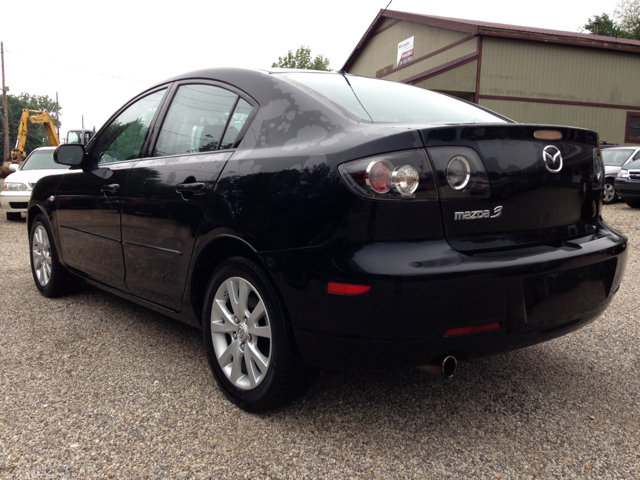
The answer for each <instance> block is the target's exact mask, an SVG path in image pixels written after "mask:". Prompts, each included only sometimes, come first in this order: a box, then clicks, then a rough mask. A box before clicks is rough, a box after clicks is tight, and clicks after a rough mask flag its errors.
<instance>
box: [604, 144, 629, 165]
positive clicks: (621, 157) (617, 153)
mask: <svg viewBox="0 0 640 480" xmlns="http://www.w3.org/2000/svg"><path fill="white" fill-rule="evenodd" d="M632 153H633V148H626V149H624V150H612V149H610V148H605V149H604V150H602V161H603V162H604V164H605V165H609V166H615V167H620V166H622V165H623V164H624V162H626V161H627V160H628V159H629V157H630V156H631V154H632Z"/></svg>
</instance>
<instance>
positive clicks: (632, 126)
mask: <svg viewBox="0 0 640 480" xmlns="http://www.w3.org/2000/svg"><path fill="white" fill-rule="evenodd" d="M624 142H625V143H640V112H627V131H626V132H625V138H624Z"/></svg>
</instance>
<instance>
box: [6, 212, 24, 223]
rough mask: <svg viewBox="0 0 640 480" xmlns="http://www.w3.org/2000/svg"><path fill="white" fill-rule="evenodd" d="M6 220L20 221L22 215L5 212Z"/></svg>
mask: <svg viewBox="0 0 640 480" xmlns="http://www.w3.org/2000/svg"><path fill="white" fill-rule="evenodd" d="M7 220H10V221H12V222H14V221H18V220H22V215H20V212H7Z"/></svg>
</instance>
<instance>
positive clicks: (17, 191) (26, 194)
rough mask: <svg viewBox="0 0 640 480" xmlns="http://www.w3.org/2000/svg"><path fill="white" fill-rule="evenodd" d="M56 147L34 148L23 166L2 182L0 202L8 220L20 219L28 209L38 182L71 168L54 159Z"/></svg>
mask: <svg viewBox="0 0 640 480" xmlns="http://www.w3.org/2000/svg"><path fill="white" fill-rule="evenodd" d="M55 149H56V147H40V148H36V149H34V150H33V151H32V152H31V153H30V154H29V156H28V157H27V158H26V160H25V161H24V163H23V164H22V166H21V167H20V168H19V169H18V171H16V172H15V173H12V174H10V175H8V176H7V178H5V179H4V183H3V184H2V191H1V192H0V203H1V204H2V209H3V210H4V211H5V213H6V215H7V220H20V218H21V217H22V215H21V213H22V212H26V211H27V205H28V204H29V199H30V198H31V191H32V190H33V187H34V186H35V184H36V182H37V181H38V180H40V179H41V178H42V177H46V176H47V175H56V174H60V173H64V172H65V171H66V170H68V169H69V167H68V166H66V165H59V164H57V163H55V162H54V161H53V152H54V151H55Z"/></svg>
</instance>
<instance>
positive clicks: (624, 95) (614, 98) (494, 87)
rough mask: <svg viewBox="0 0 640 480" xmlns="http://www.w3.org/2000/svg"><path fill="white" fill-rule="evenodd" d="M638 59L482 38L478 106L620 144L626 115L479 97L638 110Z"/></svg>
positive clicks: (613, 110) (600, 109)
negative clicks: (589, 132) (575, 129)
mask: <svg viewBox="0 0 640 480" xmlns="http://www.w3.org/2000/svg"><path fill="white" fill-rule="evenodd" d="M639 80H640V55H637V54H633V53H624V52H615V51H608V50H597V49H594V48H581V47H572V46H566V45H551V44H544V43H539V42H526V41H518V40H507V39H496V38H485V39H484V43H483V48H482V66H481V74H480V101H479V103H480V104H481V105H483V106H485V107H487V108H490V109H492V110H495V111H497V112H500V113H502V114H503V115H506V116H508V117H510V118H513V119H514V120H516V121H518V122H525V123H553V124H558V125H572V126H577V127H583V128H588V129H591V130H595V131H597V132H598V133H599V135H600V139H601V140H606V141H609V142H615V143H619V144H623V143H624V139H625V128H626V118H627V111H628V110H627V109H622V108H604V107H601V106H577V105H563V104H548V103H537V102H530V101H529V102H524V101H505V100H495V99H484V98H482V95H495V96H506V97H524V98H529V99H532V98H533V99H536V98H538V99H548V100H556V101H562V102H584V103H595V104H606V105H622V106H623V105H628V106H640V88H639V87H638V84H639Z"/></svg>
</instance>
